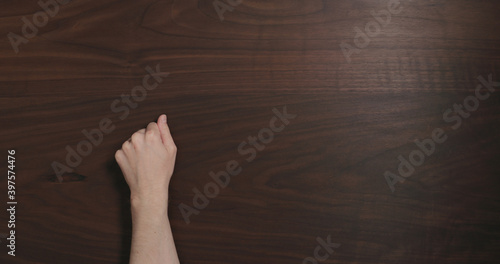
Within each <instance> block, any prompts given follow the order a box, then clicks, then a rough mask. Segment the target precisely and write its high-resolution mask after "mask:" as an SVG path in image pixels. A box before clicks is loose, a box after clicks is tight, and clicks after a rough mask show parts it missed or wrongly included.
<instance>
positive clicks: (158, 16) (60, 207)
mask: <svg viewBox="0 0 500 264" xmlns="http://www.w3.org/2000/svg"><path fill="white" fill-rule="evenodd" d="M388 2H390V0H373V1H372V0H370V1H369V0H341V1H334V0H322V1H321V0H286V1H285V0H275V1H264V0H243V2H242V3H241V4H240V5H238V6H235V7H234V10H233V11H231V12H229V11H228V12H226V13H224V21H221V20H220V19H219V17H218V15H217V13H216V10H215V9H214V6H213V2H212V1H211V0H207V1H204V0H203V1H201V0H200V1H197V0H162V1H150V0H134V1H110V0H103V1H89V0H74V1H72V2H70V3H68V4H66V5H64V6H61V7H60V10H59V11H58V12H57V14H56V15H55V16H54V17H50V19H49V21H48V23H47V25H45V26H43V27H41V28H40V29H39V32H38V34H37V35H36V36H35V37H33V38H31V39H29V42H28V43H26V44H22V45H20V50H19V53H17V54H16V53H15V52H14V50H13V48H12V47H11V44H10V42H9V39H8V37H7V34H8V33H9V32H13V33H16V34H21V27H22V25H23V22H22V21H21V18H22V17H27V18H29V19H31V18H32V16H33V14H34V13H36V12H38V11H40V10H42V8H41V7H40V6H39V5H38V4H37V3H36V1H13V0H8V1H2V2H1V3H0V19H1V21H2V22H1V23H0V32H1V34H2V38H1V39H0V61H1V63H0V109H1V113H2V115H1V116H0V122H1V123H0V124H1V127H2V128H1V131H0V138H1V139H2V140H1V142H0V146H1V147H0V151H1V153H4V154H2V155H4V157H0V159H2V160H4V161H5V159H6V156H7V153H6V152H7V149H11V148H14V149H16V151H17V154H16V157H17V167H16V172H17V175H18V177H17V179H16V180H17V181H16V188H17V201H18V202H19V204H18V206H17V212H16V217H17V218H16V219H17V225H16V235H17V236H16V238H17V244H16V246H17V248H16V255H17V256H16V257H11V256H8V255H7V249H6V247H5V242H6V241H5V239H4V238H0V239H1V240H2V242H1V244H0V245H1V248H2V250H0V262H1V263H27V264H35V263H127V261H128V257H129V250H130V248H129V247H130V235H131V220H130V212H129V201H128V195H129V192H128V187H127V185H126V183H125V181H124V180H123V176H122V175H121V172H120V170H119V168H118V166H117V164H116V162H115V161H114V152H115V151H116V150H117V149H118V148H119V147H120V146H121V144H122V142H123V141H125V140H126V139H127V138H128V137H129V136H130V135H131V134H132V133H133V132H135V131H136V130H138V129H140V128H142V127H144V126H145V125H146V124H147V123H148V122H150V121H153V120H155V118H156V117H157V116H158V115H159V114H161V113H167V114H168V116H169V117H168V119H169V124H170V127H171V131H172V134H173V137H174V139H175V142H176V144H177V146H178V149H179V151H178V157H177V163H176V169H175V172H174V176H173V179H172V183H171V189H170V197H171V202H170V207H169V213H170V217H171V223H172V229H173V233H174V237H175V241H176V244H177V249H178V252H179V257H180V259H181V262H182V263H184V264H190V263H192V264H199V263H204V264H221V263H242V264H246V263H248V264H255V263H286V264H293V263H297V264H300V263H303V260H304V259H305V258H307V257H313V258H314V250H315V248H316V247H317V245H318V242H317V238H318V237H319V238H322V239H326V238H327V237H328V236H330V238H331V241H332V242H333V243H340V244H341V246H340V247H338V248H337V249H335V252H333V253H332V254H330V256H329V257H328V259H326V260H324V261H319V262H318V263H353V264H354V263H363V264H365V263H366V264H374V263H381V264H382V263H383V264H396V263H405V264H413V263H415V264H427V263H439V264H443V263H453V264H456V263H464V264H465V263H498V259H500V253H499V252H500V251H499V250H498V249H499V248H500V210H499V209H500V199H499V189H500V178H499V176H500V162H499V159H500V137H499V135H500V123H499V122H500V104H499V102H500V92H499V91H498V89H499V88H497V92H496V93H491V95H490V97H489V98H488V99H486V100H484V101H480V105H479V107H478V109H477V110H476V111H474V112H472V113H471V116H470V117H469V118H466V119H465V118H464V119H463V123H462V125H461V127H460V128H459V129H456V130H453V129H452V128H451V126H452V125H453V123H446V122H445V121H444V120H443V113H445V111H446V110H447V109H449V108H451V107H453V104H455V103H457V104H463V102H464V99H465V98H467V97H468V96H470V95H474V89H475V88H476V86H477V85H478V84H480V81H479V80H478V79H477V77H478V76H483V77H485V78H487V76H488V75H489V74H491V75H492V78H493V80H494V81H500V35H499V34H498V33H499V29H500V20H499V19H498V14H500V3H499V2H498V1H496V0H481V1H468V0H456V1H447V0H435V1H431V0H422V1H406V0H405V1H401V8H402V10H401V12H400V13H399V14H394V15H392V16H391V21H390V23H388V24H387V25H386V26H385V27H383V30H382V33H380V34H378V35H377V36H374V37H372V38H371V41H370V43H369V45H368V46H367V47H365V48H363V49H360V50H359V53H354V54H352V56H351V59H352V60H351V62H350V63H348V62H347V60H346V58H345V57H344V55H343V53H342V51H341V49H340V45H341V43H343V42H346V43H349V44H350V45H355V44H354V42H353V38H354V37H355V35H356V32H355V27H359V28H361V29H364V28H365V25H366V24H367V23H369V22H370V21H376V20H375V19H374V17H373V16H372V15H371V14H370V12H371V11H376V12H378V11H380V10H384V9H387V6H388V4H387V3H388ZM372 25H373V24H372ZM157 64H159V65H160V68H161V70H162V71H164V72H169V73H170V75H169V76H168V77H166V78H164V81H163V82H162V83H161V84H160V85H159V86H158V88H156V89H154V90H152V91H149V92H148V95H147V97H146V98H145V100H144V101H142V102H138V107H137V108H136V109H130V114H129V115H128V116H127V117H126V118H124V119H123V120H121V119H120V115H121V113H115V112H113V111H112V110H111V109H110V105H111V104H112V102H113V101H114V100H116V99H119V98H120V96H121V95H122V94H130V92H131V90H132V88H133V87H135V86H137V85H140V84H141V83H142V78H143V76H144V75H145V74H147V72H146V71H145V67H146V66H148V65H149V66H151V67H153V68H154V67H155V66H156V65H157ZM483 91H484V90H483ZM284 106H286V108H287V111H288V112H289V113H291V114H296V115H297V117H296V118H294V119H292V120H290V123H289V124H288V125H287V126H286V127H285V128H284V130H283V131H281V132H279V133H276V134H275V135H274V139H273V140H272V142H270V143H269V144H267V145H266V147H265V149H263V150H262V151H259V152H258V153H257V157H256V158H255V160H253V161H251V162H248V161H246V158H247V157H248V155H240V154H239V153H238V145H239V144H240V143H241V142H242V141H245V140H247V138H248V136H256V135H257V134H258V132H259V131H260V130H261V129H263V128H266V127H269V121H270V119H271V118H272V117H273V115H274V113H273V108H276V109H278V110H280V111H281V110H282V109H283V107H284ZM103 118H109V119H110V120H112V122H113V125H115V130H114V131H113V132H111V133H110V134H106V135H104V138H103V141H102V143H101V144H100V145H98V146H95V147H94V148H93V150H92V153H91V154H90V155H88V156H87V157H84V158H83V161H82V162H81V164H80V165H79V166H77V167H76V169H75V171H74V172H73V173H67V174H65V175H63V182H62V183H60V182H59V181H58V179H57V177H56V176H55V173H54V171H53V169H52V167H51V164H52V162H53V161H58V162H61V163H64V162H65V156H66V154H67V151H66V149H65V147H66V146H70V147H72V148H73V149H74V148H76V146H77V144H78V143H79V142H80V141H82V140H85V136H84V135H83V134H82V132H81V131H82V130H83V129H87V130H90V129H94V128H98V127H99V121H100V120H101V119H103ZM436 128H442V129H443V131H444V132H445V133H446V135H447V137H448V138H447V140H446V141H445V142H444V143H442V144H437V145H436V147H435V152H434V153H433V154H432V155H430V156H428V157H426V158H425V162H424V163H423V164H422V165H421V166H419V167H416V169H415V172H414V173H413V175H411V176H410V177H408V178H407V179H406V181H405V182H404V183H397V184H396V185H395V191H394V192H391V190H390V188H389V186H388V184H387V183H386V179H385V178H384V172H385V171H387V170H389V171H391V172H393V173H397V168H398V164H399V161H398V156H399V155H402V156H404V157H406V158H408V155H409V154H410V153H411V152H412V151H413V150H415V149H417V147H416V145H415V143H414V140H416V139H425V138H430V137H431V135H432V132H433V131H434V130H435V129H436ZM230 160H236V161H237V162H239V163H240V164H241V167H242V171H241V173H240V174H238V175H237V176H233V177H232V178H231V181H230V183H229V185H228V186H227V187H226V188H223V189H221V190H220V193H219V195H218V196H217V197H216V198H214V199H210V203H209V205H208V206H207V207H206V208H205V209H203V210H201V211H200V213H199V215H192V216H191V218H190V220H191V222H190V224H186V223H185V221H184V219H183V216H182V214H181V212H180V210H179V207H178V206H179V205H180V204H181V203H184V204H187V205H191V206H192V199H193V196H194V193H193V191H192V189H193V188H194V187H196V188H198V189H203V187H204V186H205V184H207V183H209V182H211V181H212V180H211V178H210V176H209V172H210V171H214V172H217V171H220V170H224V169H225V166H226V163H227V162H228V161H230ZM6 166H7V165H6V163H4V162H2V163H1V168H2V170H1V171H2V175H5V174H6V169H7V167H6ZM6 185H7V179H6V177H4V176H2V177H0V186H2V187H1V190H2V191H1V193H0V197H3V198H2V200H1V201H0V202H2V203H4V202H6V200H7V198H6ZM7 218H8V215H7V212H6V211H5V210H2V212H1V213H0V227H1V228H0V233H6V232H7V231H8V230H7V226H6V223H7ZM320 253H321V254H324V253H325V251H324V250H322V251H320ZM309 263H312V262H309Z"/></svg>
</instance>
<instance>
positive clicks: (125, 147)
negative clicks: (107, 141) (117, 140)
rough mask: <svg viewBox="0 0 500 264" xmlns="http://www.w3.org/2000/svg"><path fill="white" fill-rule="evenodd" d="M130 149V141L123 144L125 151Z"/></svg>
mask: <svg viewBox="0 0 500 264" xmlns="http://www.w3.org/2000/svg"><path fill="white" fill-rule="evenodd" d="M129 147H130V142H128V141H125V142H123V144H122V149H123V150H125V149H128V148H129Z"/></svg>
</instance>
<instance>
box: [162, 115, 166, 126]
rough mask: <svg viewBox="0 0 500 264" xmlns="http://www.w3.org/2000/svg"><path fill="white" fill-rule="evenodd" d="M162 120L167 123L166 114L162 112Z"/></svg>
mask: <svg viewBox="0 0 500 264" xmlns="http://www.w3.org/2000/svg"><path fill="white" fill-rule="evenodd" d="M161 118H162V119H163V122H164V123H165V124H166V123H167V115H165V114H163V115H162V117H161Z"/></svg>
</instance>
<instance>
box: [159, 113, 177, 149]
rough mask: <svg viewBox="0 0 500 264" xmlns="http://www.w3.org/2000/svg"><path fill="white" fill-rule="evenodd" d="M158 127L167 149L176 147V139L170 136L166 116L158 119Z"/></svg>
mask: <svg viewBox="0 0 500 264" xmlns="http://www.w3.org/2000/svg"><path fill="white" fill-rule="evenodd" d="M158 127H159V128H160V133H161V135H160V136H161V140H162V142H163V145H165V147H167V148H171V147H175V143H174V139H173V138H172V135H171V134H170V128H169V127H168V125H167V116H166V115H165V114H163V115H161V116H160V117H159V118H158Z"/></svg>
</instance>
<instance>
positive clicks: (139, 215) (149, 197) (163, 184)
mask: <svg viewBox="0 0 500 264" xmlns="http://www.w3.org/2000/svg"><path fill="white" fill-rule="evenodd" d="M176 153H177V147H176V146H175V143H174V140H173V139H172V136H171V134H170V130H169V128H168V125H167V116H166V115H161V116H160V117H159V118H158V121H157V122H156V123H155V122H151V123H149V124H148V126H147V127H146V128H145V129H141V130H139V131H137V132H135V133H134V134H133V135H132V136H131V137H130V139H129V140H127V141H125V142H124V143H123V145H122V148H121V149H119V150H118V151H116V153H115V159H116V161H117V162H118V165H119V166H120V168H121V170H122V172H123V176H124V177H125V180H126V182H127V184H128V186H129V188H130V203H131V212H132V245H131V250H130V263H131V264H143V263H153V264H156V263H162V264H178V263H179V258H178V256H177V251H176V249H175V244H174V239H173V236H172V231H171V228H170V222H169V219H168V188H169V183H170V178H171V177H172V173H173V171H174V165H175V156H176Z"/></svg>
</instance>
